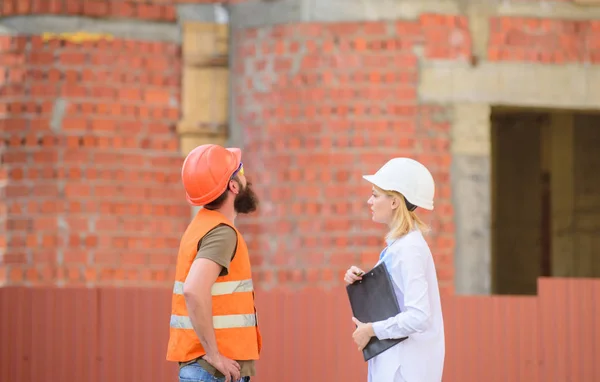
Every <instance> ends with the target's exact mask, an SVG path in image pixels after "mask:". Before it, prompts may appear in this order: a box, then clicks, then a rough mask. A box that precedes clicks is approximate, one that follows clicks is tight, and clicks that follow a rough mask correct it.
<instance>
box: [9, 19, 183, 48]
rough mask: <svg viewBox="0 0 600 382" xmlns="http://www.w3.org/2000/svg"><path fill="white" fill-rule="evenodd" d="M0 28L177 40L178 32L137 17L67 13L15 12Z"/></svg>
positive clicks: (171, 26) (17, 31)
mask: <svg viewBox="0 0 600 382" xmlns="http://www.w3.org/2000/svg"><path fill="white" fill-rule="evenodd" d="M0 29H7V30H9V31H11V33H13V34H24V35H41V34H43V33H76V32H82V31H84V32H88V33H97V34H109V35H112V36H114V37H117V38H123V39H133V40H148V41H163V42H173V43H179V42H180V41H181V33H180V30H179V27H178V26H177V25H176V24H166V23H159V22H150V21H138V20H101V19H93V18H90V17H71V16H15V17H7V18H3V19H0Z"/></svg>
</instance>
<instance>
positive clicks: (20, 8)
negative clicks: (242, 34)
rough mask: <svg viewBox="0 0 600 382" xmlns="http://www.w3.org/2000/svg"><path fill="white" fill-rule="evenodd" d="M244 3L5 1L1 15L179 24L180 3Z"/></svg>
mask: <svg viewBox="0 0 600 382" xmlns="http://www.w3.org/2000/svg"><path fill="white" fill-rule="evenodd" d="M241 1H244V0H145V1H139V0H85V1H82V0H2V3H0V16H17V15H28V14H54V15H71V16H87V17H111V18H134V19H142V20H154V21H175V20H176V19H177V11H176V8H175V6H176V5H177V4H207V3H239V2H241Z"/></svg>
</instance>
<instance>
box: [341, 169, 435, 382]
mask: <svg viewBox="0 0 600 382" xmlns="http://www.w3.org/2000/svg"><path fill="white" fill-rule="evenodd" d="M363 178H364V179H366V180H367V181H368V182H370V183H371V184H372V185H373V193H372V195H371V197H370V198H369V200H368V202H367V203H368V205H369V207H370V208H371V213H372V219H373V221H375V222H377V223H381V224H385V225H387V226H388V228H389V231H388V234H387V236H386V243H387V246H386V247H385V249H384V250H383V251H382V253H381V255H380V258H379V262H378V263H377V264H379V263H381V262H384V263H385V265H386V267H387V270H388V272H389V274H390V276H391V278H392V280H393V285H394V291H395V294H396V298H397V299H398V304H399V306H400V310H401V313H400V314H398V315H397V316H395V317H390V318H389V319H387V320H383V321H379V322H365V323H362V322H359V321H358V320H357V319H356V318H352V320H353V321H354V323H355V324H356V325H357V328H356V330H355V331H354V333H353V335H352V337H353V339H354V342H355V343H356V345H357V347H358V350H359V351H362V349H363V348H364V347H365V346H366V345H367V343H368V342H369V340H370V339H371V337H377V338H379V339H390V338H402V337H408V339H407V340H405V341H402V342H400V343H399V344H397V345H395V346H393V347H391V348H389V349H388V350H386V351H384V352H383V353H381V354H379V355H378V356H376V357H374V358H372V359H370V360H369V362H368V369H369V374H368V375H369V379H368V381H369V382H440V381H441V380H442V371H443V368H444V356H445V342H444V322H443V318H442V307H441V303H440V294H439V288H438V281H437V276H436V270H435V265H434V263H433V257H432V255H431V251H430V250H429V246H428V245H427V243H426V241H425V239H424V238H423V232H424V231H426V230H427V227H426V225H425V224H424V223H423V222H422V221H421V219H419V217H418V216H417V208H424V209H426V210H433V196H434V189H435V184H434V181H433V177H432V176H431V173H430V172H429V170H427V168H425V166H423V165H422V164H421V163H419V162H417V161H415V160H412V159H409V158H394V159H392V160H390V161H389V162H387V163H386V164H385V165H384V166H383V167H381V168H380V169H379V170H378V171H377V172H376V173H375V174H374V175H365V176H363ZM362 274H364V271H363V270H362V269H359V268H358V267H356V266H352V267H350V269H348V271H347V272H346V274H345V276H344V281H345V282H346V283H348V284H352V283H354V282H355V281H357V280H360V279H361V276H360V275H362Z"/></svg>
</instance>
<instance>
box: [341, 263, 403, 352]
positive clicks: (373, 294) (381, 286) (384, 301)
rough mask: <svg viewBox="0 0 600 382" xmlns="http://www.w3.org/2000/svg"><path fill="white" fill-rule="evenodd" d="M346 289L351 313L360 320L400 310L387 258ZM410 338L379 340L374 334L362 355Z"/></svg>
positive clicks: (364, 320) (372, 318) (369, 320)
mask: <svg viewBox="0 0 600 382" xmlns="http://www.w3.org/2000/svg"><path fill="white" fill-rule="evenodd" d="M346 291H347V292H348V298H349V300H350V306H351V308H352V314H353V315H354V317H356V318H357V319H358V320H359V321H360V322H376V321H382V320H386V319H388V318H390V317H394V316H396V315H397V314H399V313H400V307H399V306H398V300H397V299H396V294H395V293H394V287H393V285H392V279H391V277H390V275H389V273H388V271H387V268H386V266H385V263H384V262H382V263H381V264H379V265H377V266H376V267H375V268H373V269H371V270H370V271H369V272H366V273H365V274H364V275H362V280H359V281H356V282H354V283H353V284H349V285H347V286H346ZM407 338H408V337H404V338H395V339H387V340H380V339H378V338H377V337H372V338H371V340H370V341H369V343H368V344H367V346H365V348H364V349H363V358H364V360H365V361H368V360H370V359H371V358H373V357H375V356H376V355H379V354H381V353H383V352H384V351H386V350H387V349H389V348H391V347H392V346H395V345H397V344H399V343H400V342H402V341H404V340H405V339H407Z"/></svg>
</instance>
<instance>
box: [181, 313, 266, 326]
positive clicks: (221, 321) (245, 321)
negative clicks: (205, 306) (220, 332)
mask: <svg viewBox="0 0 600 382" xmlns="http://www.w3.org/2000/svg"><path fill="white" fill-rule="evenodd" d="M213 326H214V328H215V329H229V328H249V327H252V326H256V317H255V315H254V314H230V315H227V316H213ZM171 327H172V328H175V329H194V327H193V326H192V321H191V320H190V318H189V317H188V316H176V315H171Z"/></svg>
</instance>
